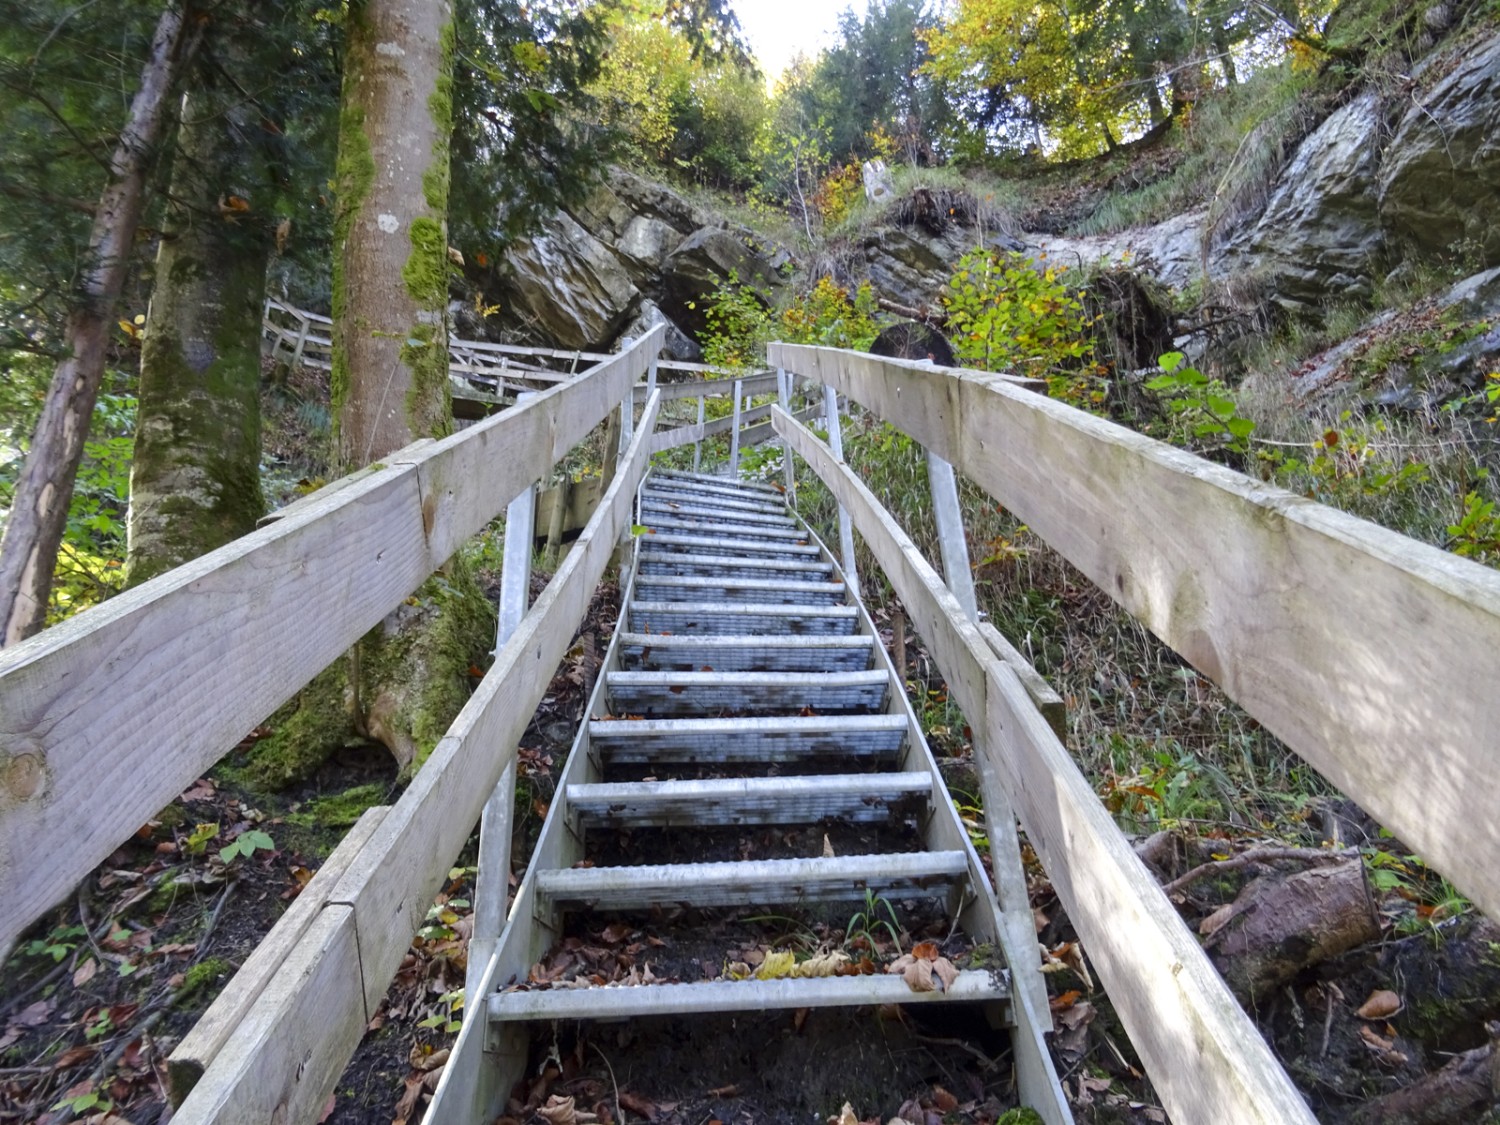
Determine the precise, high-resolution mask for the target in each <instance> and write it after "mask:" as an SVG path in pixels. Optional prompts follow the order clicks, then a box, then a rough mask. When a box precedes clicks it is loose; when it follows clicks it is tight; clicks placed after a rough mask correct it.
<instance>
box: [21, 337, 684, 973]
mask: <svg viewBox="0 0 1500 1125" xmlns="http://www.w3.org/2000/svg"><path fill="white" fill-rule="evenodd" d="M663 333H664V330H663V329H661V328H660V326H658V328H656V329H653V330H652V332H650V333H648V334H647V335H646V336H644V337H643V338H642V339H641V340H640V341H639V342H638V343H637V344H636V345H635V346H634V347H633V348H631V349H630V350H629V351H626V352H624V353H622V354H620V355H618V356H615V357H613V358H612V359H610V360H609V362H607V363H603V364H600V365H599V366H598V367H597V368H595V369H593V370H592V371H590V372H588V373H587V374H585V375H583V376H581V377H580V378H579V379H577V380H575V381H573V382H570V383H568V384H565V385H562V386H559V387H555V388H553V389H552V390H549V391H546V392H543V393H541V394H538V395H537V396H536V397H535V398H534V399H530V400H528V401H527V402H526V403H525V404H524V405H522V406H520V407H518V408H517V409H515V410H510V411H507V412H506V413H504V414H502V415H498V416H496V417H495V418H492V419H490V420H488V421H486V422H483V423H480V424H479V425H477V426H473V427H471V428H469V429H467V430H464V431H462V432H461V433H458V434H455V435H453V436H452V437H450V438H447V439H444V440H443V441H435V442H433V441H423V442H417V443H414V444H413V445H411V446H408V447H407V448H406V449H403V450H400V451H398V452H397V453H395V454H393V455H392V456H391V457H389V458H387V460H386V462H385V463H384V464H381V465H376V466H371V467H370V468H369V469H366V470H362V471H361V472H360V473H358V474H356V479H355V480H354V481H353V482H348V481H342V482H335V486H331V487H330V488H329V489H328V490H327V494H326V495H314V496H312V497H308V498H307V499H306V500H305V501H303V502H301V503H299V504H298V505H297V507H296V509H295V510H294V511H293V512H292V513H291V514H288V515H287V516H286V517H285V518H283V519H280V520H277V521H276V522H275V523H272V524H270V525H269V526H267V527H264V528H261V529H259V530H257V531H255V532H253V533H251V534H250V535H247V536H245V537H243V538H242V539H238V540H236V541H235V542H233V543H230V544H228V545H226V546H224V547H221V548H220V549H219V550H217V551H214V552H212V553H210V554H208V555H205V556H203V557H202V558H200V559H196V560H194V561H193V562H190V563H187V564H185V565H184V566H180V567H178V568H176V569H174V570H172V571H169V572H168V573H166V574H164V575H162V576H161V577H159V578H157V579H154V580H153V581H151V582H148V583H145V584H144V585H142V586H139V587H137V588H135V589H134V590H130V591H127V592H126V593H124V594H121V595H119V596H118V597H115V598H112V599H110V600H109V601H108V602H105V603H104V604H102V605H100V606H97V607H95V608H93V609H90V610H87V611H86V612H84V613H81V614H79V615H78V616H77V617H74V618H71V619H69V620H68V621H65V622H63V623H61V624H60V625H57V626H54V627H53V628H51V629H47V630H45V631H43V632H42V633H41V634H39V635H38V636H36V637H34V638H32V639H31V640H29V641H26V642H24V643H22V644H20V645H16V646H14V647H12V648H8V649H5V650H4V651H3V652H0V902H3V903H4V904H5V909H4V911H3V912H0V954H3V952H4V951H5V950H6V949H8V947H9V946H10V945H11V943H12V942H13V941H14V939H15V937H16V935H17V934H18V933H20V932H21V930H23V929H24V928H25V927H26V926H27V925H28V924H30V923H31V922H32V921H33V920H34V919H35V918H37V917H38V916H40V915H41V914H42V913H43V912H44V911H46V910H47V909H48V908H49V907H50V906H52V905H53V903H55V902H56V901H58V900H59V899H61V898H62V897H63V896H65V895H67V894H68V893H70V892H71V890H72V888H73V887H74V886H75V885H77V883H78V881H79V880H80V879H82V878H83V877H84V876H85V875H86V874H88V872H89V871H91V870H93V868H94V867H95V866H97V865H98V864H99V862H100V861H101V860H103V859H104V858H105V857H106V856H108V855H109V853H110V852H112V851H113V850H114V849H115V848H116V847H118V846H119V844H120V842H121V841H122V840H124V839H127V838H128V837H129V836H130V834H131V833H133V832H134V831H136V829H138V828H139V827H140V826H141V825H142V824H144V823H145V822H146V821H147V820H148V819H149V818H150V817H151V816H152V815H154V814H155V813H156V812H158V811H159V810H160V809H161V808H163V807H164V806H165V805H166V804H168V803H169V802H170V801H171V800H172V799H173V798H174V797H175V796H176V795H177V794H178V793H180V792H182V791H183V790H184V789H185V788H187V786H188V785H190V784H191V783H192V781H193V779H194V778H196V777H198V776H199V775H200V774H201V773H202V772H203V771H204V770H206V769H207V768H208V767H209V766H210V765H212V764H213V763H214V762H216V761H217V760H218V759H219V758H220V757H222V756H223V754H224V753H225V752H226V751H228V750H229V749H231V748H232V747H233V746H234V745H235V744H236V743H237V742H239V740H240V739H241V738H243V737H244V736H245V734H246V732H248V731H249V730H251V729H252V728H253V727H254V726H255V725H256V724H257V723H259V722H261V721H262V720H263V719H265V717H266V716H267V715H269V714H271V712H272V711H274V710H275V709H276V708H277V707H279V706H280V705H281V704H282V703H284V702H285V701H286V700H287V699H288V698H290V696H291V695H292V694H293V693H294V692H296V691H297V690H299V689H300V688H301V687H302V686H303V685H304V684H306V683H307V682H308V681H309V680H311V679H312V678H313V676H315V675H316V674H317V673H318V672H320V671H322V669H323V668H325V667H327V666H328V664H329V663H331V662H332V661H333V660H334V659H335V658H336V657H337V656H338V655H339V654H340V653H341V652H343V651H344V650H345V649H347V648H348V647H349V646H350V645H351V644H352V643H353V642H354V641H355V640H357V639H358V638H359V637H361V636H363V635H364V634H365V633H366V632H367V631H369V630H370V629H371V628H373V627H374V626H375V625H376V624H378V623H379V621H380V620H381V618H383V617H384V616H385V615H386V614H387V613H389V612H390V611H391V610H392V609H393V608H395V607H396V606H397V605H399V604H400V603H401V601H402V600H403V599H404V598H406V597H407V596H408V595H410V594H411V592H412V591H413V590H415V589H416V588H417V587H418V586H419V585H420V584H421V583H422V582H423V580H425V579H426V578H427V576H428V575H430V574H431V573H432V572H433V571H434V570H436V569H437V567H438V566H440V565H441V564H442V563H443V562H444V561H446V560H447V559H448V558H449V557H450V556H451V555H452V554H453V552H454V551H455V550H457V549H458V547H459V545H460V544H461V543H462V542H463V541H464V540H465V539H467V538H468V537H469V536H470V535H473V534H474V533H475V532H477V531H478V530H479V529H480V528H482V527H483V526H484V525H485V524H486V523H488V522H489V521H490V520H491V519H493V518H494V517H495V515H496V514H497V513H499V512H500V511H501V510H502V509H503V508H504V507H505V505H506V503H507V502H508V501H509V500H510V498H511V497H512V496H514V495H515V494H516V493H518V492H520V491H521V490H522V489H523V488H525V487H526V486H527V485H528V484H530V483H531V482H533V481H535V480H537V479H539V478H540V476H541V474H542V473H543V472H546V471H548V470H550V468H551V466H552V465H553V464H554V463H555V461H556V460H557V459H558V457H560V456H561V455H562V453H564V452H566V451H567V449H568V448H570V447H571V446H572V445H573V444H575V443H576V442H577V441H579V440H581V439H582V437H583V436H584V435H586V434H587V433H588V432H589V430H590V429H591V428H592V427H593V426H594V424H595V423H597V422H598V421H599V419H600V418H602V417H603V416H604V414H605V412H606V410H607V409H608V407H607V406H606V404H607V403H610V402H613V401H617V400H618V399H620V398H623V397H624V396H625V394H626V392H627V390H628V388H629V385H630V383H631V382H633V381H634V380H635V379H637V378H639V377H640V375H642V374H643V373H644V372H645V370H646V368H647V366H648V365H649V363H650V355H649V354H648V353H649V352H650V349H652V348H659V347H660V342H661V338H662V335H663ZM289 638H295V643H288V640H289Z"/></svg>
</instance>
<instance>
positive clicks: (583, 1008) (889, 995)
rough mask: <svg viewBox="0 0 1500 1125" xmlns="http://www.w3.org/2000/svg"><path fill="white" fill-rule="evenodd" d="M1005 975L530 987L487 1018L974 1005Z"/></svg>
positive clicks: (493, 1006) (500, 1001)
mask: <svg viewBox="0 0 1500 1125" xmlns="http://www.w3.org/2000/svg"><path fill="white" fill-rule="evenodd" d="M1009 996H1010V987H1009V981H1008V980H1007V978H1006V974H1004V973H995V972H989V971H986V970H983V969H964V970H963V971H961V972H960V973H959V974H958V979H957V980H955V981H954V982H953V985H952V986H951V987H950V988H949V989H948V990H947V991H946V992H913V991H912V990H911V989H910V988H908V987H907V985H906V982H905V981H904V980H902V979H901V977H899V976H893V975H891V974H889V973H880V974H876V975H873V976H863V977H861V976H854V977H813V978H811V979H807V980H792V979H782V980H714V981H702V982H699V983H695V984H646V985H640V986H638V987H634V988H632V987H619V986H616V987H610V986H607V985H606V986H604V987H598V986H594V987H590V988H556V987H553V988H548V989H529V990H524V991H515V992H497V993H494V994H493V995H491V996H490V998H489V1018H490V1020H491V1022H495V1023H504V1022H512V1021H522V1020H582V1019H625V1018H629V1017H634V1016H651V1015H677V1016H687V1015H699V1014H705V1015H706V1014H710V1013H716V1012H762V1011H770V1010H772V1009H783V1008H853V1007H861V1006H864V1005H870V1004H942V1003H950V1004H951V1003H965V1002H966V1003H978V1002H985V1001H996V1000H1006V999H1008V998H1009Z"/></svg>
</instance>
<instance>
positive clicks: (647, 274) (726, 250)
mask: <svg viewBox="0 0 1500 1125" xmlns="http://www.w3.org/2000/svg"><path fill="white" fill-rule="evenodd" d="M790 261H791V254H790V253H789V252H788V251H787V250H786V249H784V248H783V247H780V246H776V245H773V244H770V243H768V242H767V241H766V240H765V239H762V238H760V237H759V236H758V235H756V234H754V232H752V231H749V230H746V229H744V228H738V227H733V226H731V225H730V224H729V223H728V222H727V221H726V220H724V219H723V218H722V217H720V216H717V215H715V214H713V213H712V212H709V211H706V210H704V209H703V208H701V207H698V206H696V205H695V204H693V203H691V202H689V201H688V200H686V199H684V198H683V197H682V196H680V195H678V194H677V193H676V192H674V191H672V190H671V189H670V188H667V187H664V186H662V185H661V184H657V183H653V182H651V181H649V180H646V179H643V178H641V177H640V176H637V175H634V174H633V173H630V172H625V171H621V170H614V171H612V172H611V174H610V175H609V177H608V179H607V181H606V182H605V183H604V184H602V185H600V186H599V187H598V188H596V189H595V190H594V191H593V192H592V193H591V194H590V195H589V197H588V198H587V199H586V200H585V201H584V202H583V203H582V204H580V205H579V206H578V207H576V208H574V209H573V210H572V211H571V212H567V211H560V212H558V213H557V214H556V215H554V216H553V217H552V218H551V219H550V220H549V221H548V222H547V224H546V226H545V227H544V229H543V230H542V231H541V233H539V234H537V235H535V236H533V237H531V238H529V239H525V240H523V241H522V242H520V243H519V244H517V245H516V246H514V247H512V248H511V250H510V251H509V252H508V253H507V254H506V256H505V260H504V262H503V263H502V265H501V269H500V271H499V274H500V280H499V290H500V297H501V304H502V311H501V313H500V315H499V317H498V318H497V319H498V323H499V326H500V327H501V328H502V329H507V330H509V331H511V332H513V333H515V332H519V333H520V334H521V335H523V336H525V337H527V338H529V339H532V340H534V341H536V342H538V343H546V344H551V345H554V346H557V347H565V348H579V349H583V350H590V351H593V350H610V349H612V348H613V347H614V346H615V344H616V342H617V341H618V340H619V338H620V337H621V336H630V335H639V334H640V333H641V332H643V331H645V330H646V329H648V328H650V326H651V325H652V324H655V323H657V322H658V321H665V322H666V324H667V326H668V333H667V352H666V354H667V355H668V356H669V357H670V358H672V359H679V360H697V359H701V358H702V351H701V349H700V348H699V347H698V345H697V344H696V343H695V342H694V340H693V338H692V335H691V334H692V333H694V332H697V331H699V330H701V329H702V327H703V324H704V321H703V313H702V305H703V300H704V298H706V297H707V296H709V295H710V294H711V293H712V292H713V291H714V289H715V288H716V287H717V286H718V285H720V284H721V283H723V282H726V281H728V280H729V278H730V277H731V276H735V277H737V278H738V279H739V281H740V282H742V283H744V284H747V285H752V286H754V287H755V288H757V289H759V290H760V291H762V292H764V293H765V294H766V295H767V299H768V300H769V298H770V295H771V294H772V293H773V292H774V291H775V289H776V288H777V287H779V286H780V285H782V284H784V282H785V272H784V267H785V266H786V264H787V263H788V262H790ZM695 306H696V307H695Z"/></svg>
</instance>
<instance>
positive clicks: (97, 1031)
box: [83, 1008, 115, 1043]
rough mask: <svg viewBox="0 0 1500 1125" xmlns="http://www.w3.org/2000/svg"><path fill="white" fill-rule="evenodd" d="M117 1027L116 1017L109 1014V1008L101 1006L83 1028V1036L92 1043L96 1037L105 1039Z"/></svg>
mask: <svg viewBox="0 0 1500 1125" xmlns="http://www.w3.org/2000/svg"><path fill="white" fill-rule="evenodd" d="M114 1029H115V1021H114V1017H113V1016H111V1015H110V1014H109V1009H108V1008H100V1009H99V1014H98V1015H96V1016H95V1017H94V1018H93V1019H92V1020H90V1021H89V1023H88V1024H87V1025H86V1026H85V1027H84V1029H83V1037H84V1038H85V1039H87V1040H88V1041H89V1042H90V1043H92V1042H93V1041H94V1040H96V1039H103V1038H104V1037H105V1036H106V1035H108V1034H109V1033H110V1032H111V1031H113V1030H114Z"/></svg>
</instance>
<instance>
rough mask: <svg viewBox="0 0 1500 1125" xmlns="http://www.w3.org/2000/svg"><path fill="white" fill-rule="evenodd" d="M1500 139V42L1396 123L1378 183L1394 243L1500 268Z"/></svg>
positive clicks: (1440, 82) (1492, 42) (1483, 49)
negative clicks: (1453, 254) (1468, 257)
mask: <svg viewBox="0 0 1500 1125" xmlns="http://www.w3.org/2000/svg"><path fill="white" fill-rule="evenodd" d="M1438 61H1439V60H1436V59H1435V60H1434V62H1433V63H1432V64H1429V67H1430V68H1432V69H1435V68H1436V64H1437V63H1438ZM1416 77H1417V79H1418V81H1419V82H1421V81H1422V80H1423V79H1424V78H1425V77H1426V76H1425V75H1423V74H1422V73H1420V72H1419V73H1418V74H1417V75H1416ZM1497 138H1500V35H1494V36H1491V37H1490V38H1489V39H1488V40H1486V41H1484V42H1483V43H1481V44H1479V45H1478V46H1476V47H1475V48H1474V49H1472V50H1469V51H1467V52H1465V54H1464V56H1463V58H1462V59H1461V60H1459V62H1458V63H1457V65H1455V66H1453V68H1452V70H1450V71H1449V72H1448V73H1447V74H1445V75H1443V76H1442V77H1441V78H1439V79H1436V80H1435V81H1434V82H1433V84H1432V85H1431V87H1430V89H1427V90H1426V91H1425V92H1424V91H1422V90H1421V89H1419V90H1418V91H1417V93H1416V94H1415V96H1414V98H1413V100H1412V104H1411V106H1410V108H1409V109H1407V111H1406V112H1405V114H1403V115H1402V117H1401V120H1400V121H1399V122H1398V123H1397V125H1396V129H1395V133H1394V135H1393V137H1392V139H1391V142H1390V144H1389V145H1387V146H1386V157H1385V161H1384V164H1383V165H1382V166H1381V169H1380V183H1379V200H1380V215H1381V218H1382V220H1383V221H1384V223H1385V226H1386V229H1387V231H1388V233H1389V235H1390V236H1391V237H1392V239H1394V240H1395V241H1397V242H1399V243H1401V244H1402V245H1405V246H1410V247H1412V248H1413V249H1415V250H1417V251H1418V252H1420V253H1423V254H1451V253H1454V252H1455V251H1458V252H1459V253H1460V254H1464V253H1467V254H1468V255H1469V256H1471V257H1474V258H1476V259H1478V261H1479V262H1480V263H1481V264H1483V265H1496V264H1500V140H1497Z"/></svg>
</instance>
